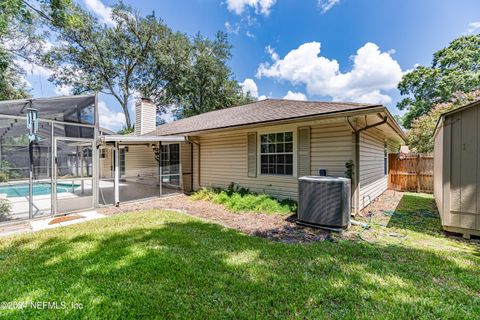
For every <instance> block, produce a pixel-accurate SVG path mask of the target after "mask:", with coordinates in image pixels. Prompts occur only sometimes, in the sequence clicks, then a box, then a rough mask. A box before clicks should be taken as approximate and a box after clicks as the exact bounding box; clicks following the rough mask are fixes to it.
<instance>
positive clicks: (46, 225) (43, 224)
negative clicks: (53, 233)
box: [0, 210, 106, 237]
mask: <svg viewBox="0 0 480 320" xmlns="http://www.w3.org/2000/svg"><path fill="white" fill-rule="evenodd" d="M73 215H75V216H80V217H81V218H77V219H74V220H69V221H64V222H59V223H54V224H50V222H51V221H52V220H54V219H56V218H58V217H48V218H39V219H36V220H31V221H26V222H25V223H23V224H19V225H14V226H13V227H6V228H4V229H2V228H0V237H3V236H10V235H14V234H20V233H28V232H36V231H40V230H46V229H54V228H61V227H66V226H70V225H72V224H78V223H83V222H87V221H91V220H97V219H102V218H105V217H106V215H104V214H101V213H98V212H97V211H95V210H91V211H85V212H79V213H75V214H73ZM67 216H68V215H67Z"/></svg>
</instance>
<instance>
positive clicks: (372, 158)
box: [360, 129, 399, 209]
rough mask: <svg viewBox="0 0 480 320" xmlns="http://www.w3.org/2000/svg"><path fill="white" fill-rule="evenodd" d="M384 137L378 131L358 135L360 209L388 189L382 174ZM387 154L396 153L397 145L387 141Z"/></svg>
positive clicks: (373, 130)
mask: <svg viewBox="0 0 480 320" xmlns="http://www.w3.org/2000/svg"><path fill="white" fill-rule="evenodd" d="M384 148H385V136H384V135H383V134H382V132H381V131H380V130H378V129H370V130H367V131H363V132H362V133H361V134H360V209H363V208H364V207H365V206H367V205H368V204H369V202H370V201H373V200H374V199H375V198H377V197H378V196H380V195H381V194H382V193H383V192H385V191H386V190H387V189H388V174H387V175H386V174H385V172H384ZM387 148H388V153H396V152H397V151H398V148H399V144H397V143H394V142H393V141H391V140H387Z"/></svg>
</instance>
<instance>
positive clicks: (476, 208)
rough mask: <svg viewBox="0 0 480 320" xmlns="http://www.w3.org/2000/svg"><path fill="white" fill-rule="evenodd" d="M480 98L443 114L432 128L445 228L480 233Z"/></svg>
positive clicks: (438, 198) (438, 197) (437, 189)
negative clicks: (433, 130)
mask: <svg viewBox="0 0 480 320" xmlns="http://www.w3.org/2000/svg"><path fill="white" fill-rule="evenodd" d="M479 109H480V100H479V101H476V102H474V103H471V104H469V105H466V106H464V107H461V108H459V109H456V110H452V111H450V112H447V113H445V114H443V115H442V116H441V117H440V119H439V121H438V123H437V127H436V129H435V134H434V138H435V145H434V195H435V201H436V203H437V207H438V210H439V212H440V217H441V221H442V226H443V228H444V229H445V230H447V231H451V232H458V233H462V234H463V235H464V237H466V238H469V237H470V235H480V201H479V200H480V187H479V184H480V154H479V153H480V146H479V144H480V110H479Z"/></svg>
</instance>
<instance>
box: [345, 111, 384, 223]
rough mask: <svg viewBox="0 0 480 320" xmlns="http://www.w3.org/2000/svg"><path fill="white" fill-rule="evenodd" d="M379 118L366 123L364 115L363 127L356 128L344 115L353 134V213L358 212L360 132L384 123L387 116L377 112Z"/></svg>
mask: <svg viewBox="0 0 480 320" xmlns="http://www.w3.org/2000/svg"><path fill="white" fill-rule="evenodd" d="M377 115H378V116H379V117H380V118H383V120H382V121H379V122H377V123H374V124H371V125H367V118H366V117H365V127H363V128H360V129H356V128H355V127H354V126H353V124H352V123H351V122H350V117H348V116H347V117H345V119H346V121H347V123H348V124H349V126H350V128H352V131H353V132H354V134H355V167H354V171H353V172H354V186H353V207H354V213H355V215H356V214H358V213H359V212H360V133H361V132H362V131H365V130H368V129H371V128H374V127H377V126H380V125H382V124H384V123H387V121H388V117H387V116H385V117H382V116H381V114H377Z"/></svg>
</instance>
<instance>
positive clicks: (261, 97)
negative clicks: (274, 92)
mask: <svg viewBox="0 0 480 320" xmlns="http://www.w3.org/2000/svg"><path fill="white" fill-rule="evenodd" d="M266 99H268V97H267V96H266V95H264V94H262V95H261V96H259V97H258V99H257V100H259V101H260V100H266Z"/></svg>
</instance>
